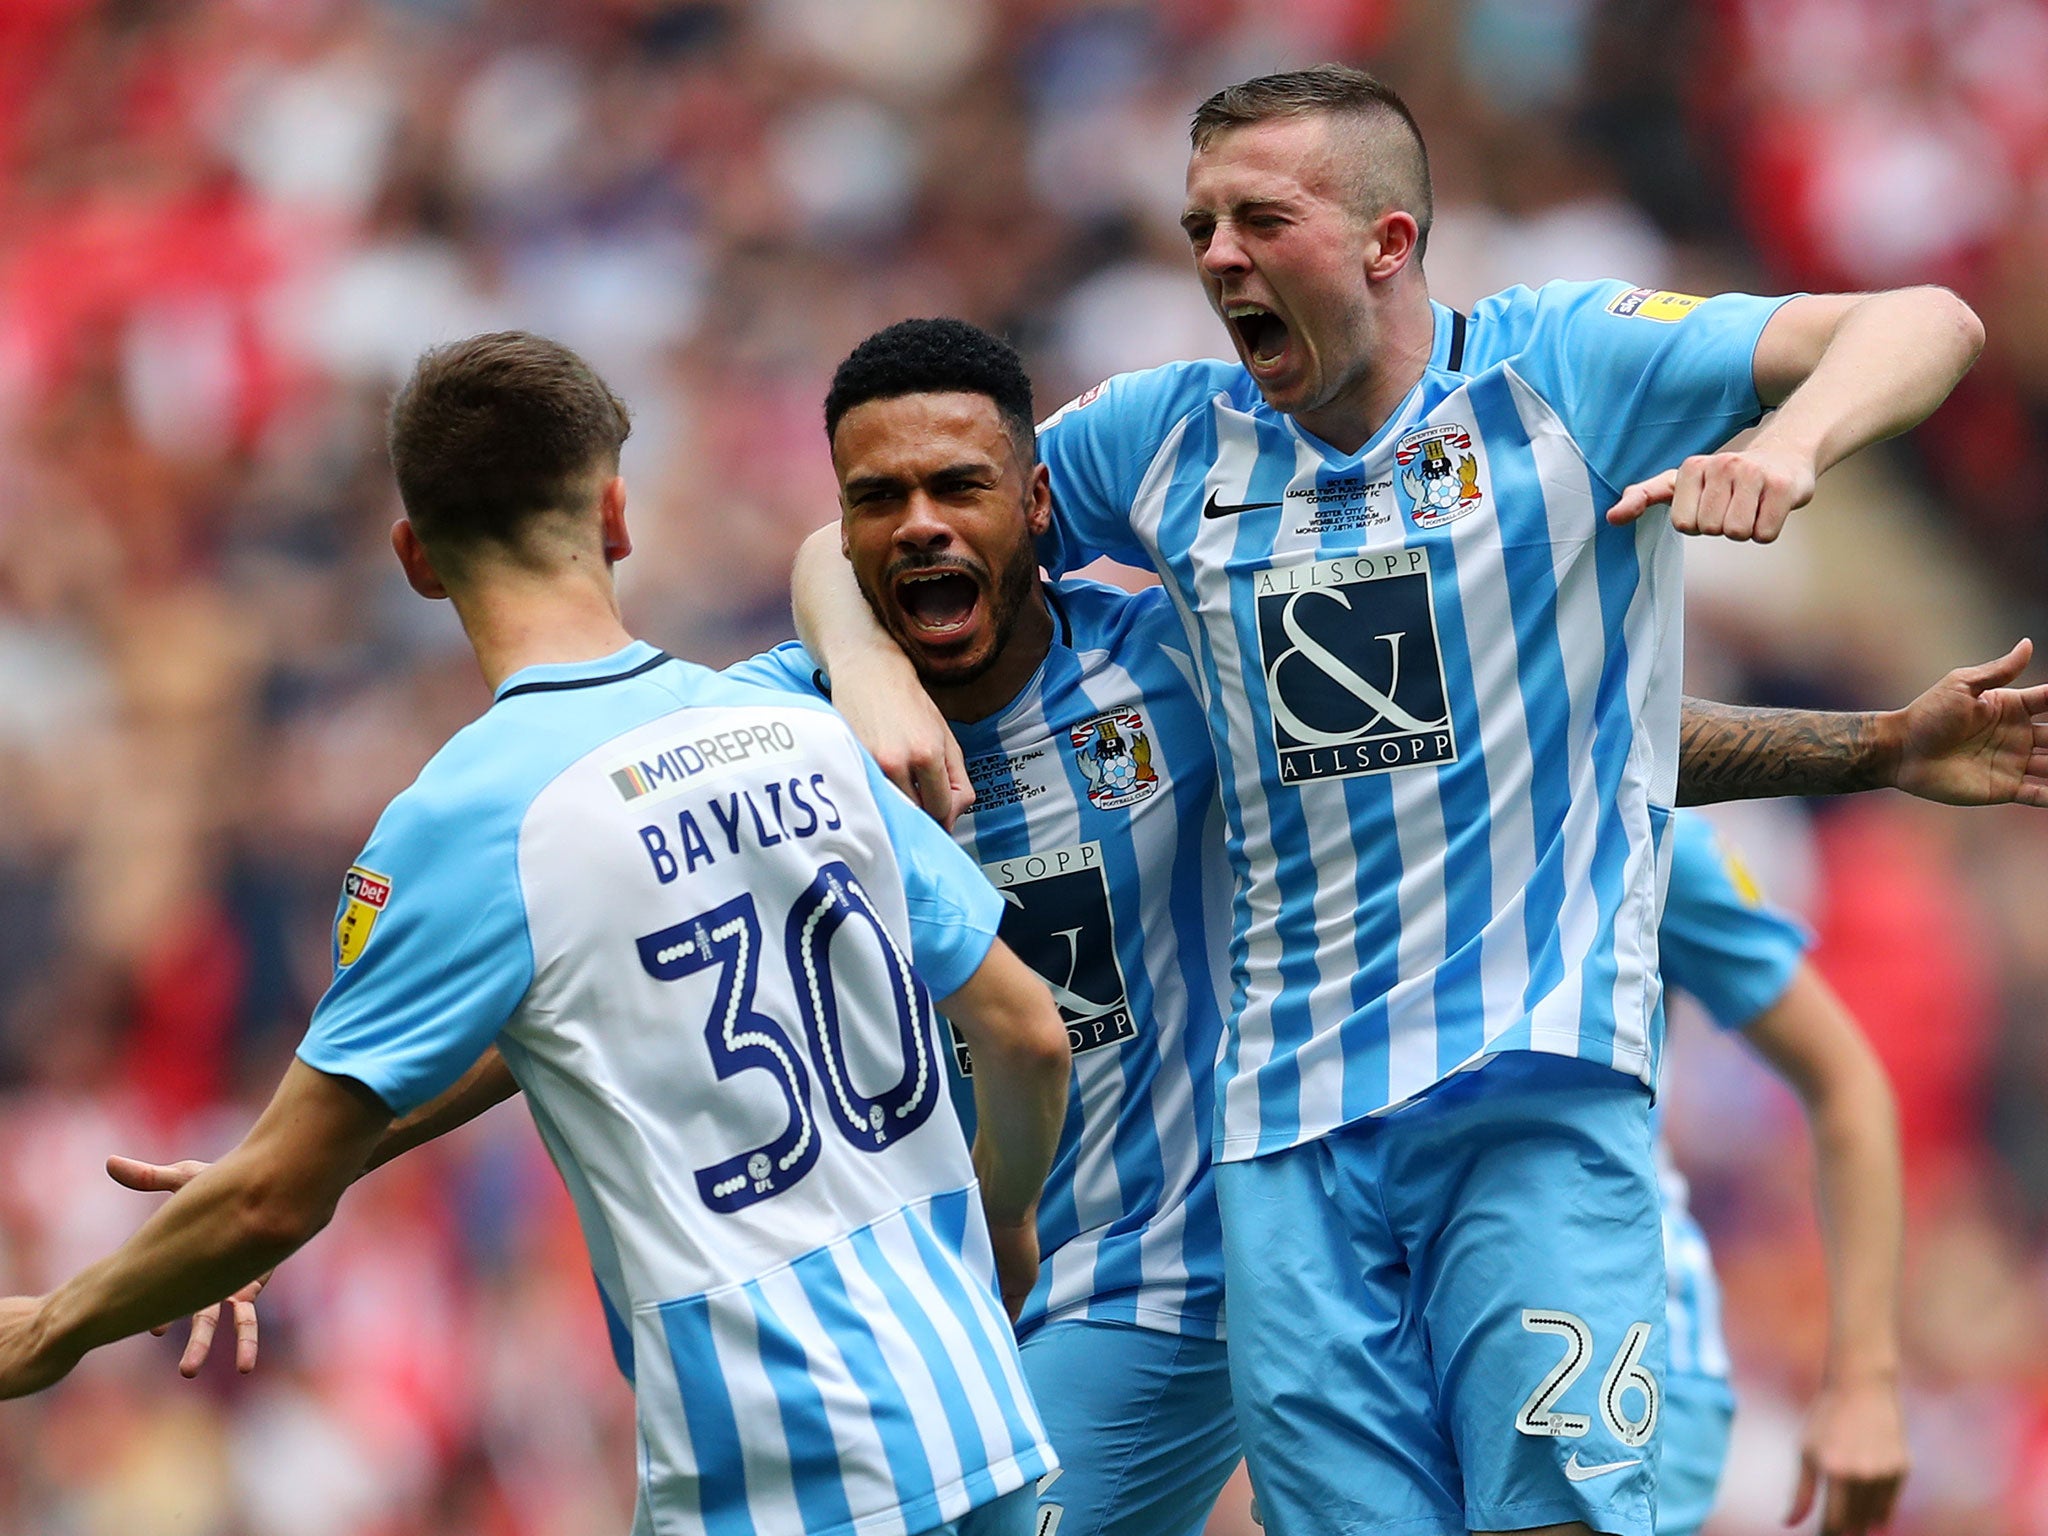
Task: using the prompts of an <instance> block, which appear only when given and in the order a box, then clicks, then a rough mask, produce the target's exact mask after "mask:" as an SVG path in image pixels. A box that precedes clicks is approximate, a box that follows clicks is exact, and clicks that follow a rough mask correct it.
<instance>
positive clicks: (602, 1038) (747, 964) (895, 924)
mask: <svg viewBox="0 0 2048 1536" xmlns="http://www.w3.org/2000/svg"><path fill="white" fill-rule="evenodd" d="M1001 907H1002V903H1001V901H1000V900H999V899H998V898H997V897H996V896H995V894H994V893H993V892H992V891H991V890H990V889H989V886H988V882H987V881H985V880H984V879H983V878H982V877H981V874H980V872H979V871H978V870H976V869H975V867H974V865H973V864H972V862H971V861H969V860H968V859H966V858H964V857H962V855H961V853H960V851H959V850H958V849H957V848H955V847H954V846H953V845H952V843H951V842H949V841H948V840H947V838H946V837H945V835H944V833H943V832H941V831H940V830H939V829H938V827H937V826H935V825H934V824H933V823H932V822H931V820H930V819H929V818H928V817H926V816H925V815H924V814H923V813H922V812H920V811H918V810H916V809H915V808H913V807H912V806H911V805H910V803H909V802H908V801H907V800H905V799H904V798H903V797H902V796H901V795H900V794H899V793H897V791H896V790H895V789H894V788H893V787H892V786H890V785H889V784H888V783H887V782H886V781H885V780H883V778H882V777H881V775H880V773H879V772H878V771H877V770H876V769H875V766H874V764H873V762H872V761H871V760H870V759H869V758H868V757H867V755H866V754H865V753H864V752H863V751H862V750H861V749H860V747H859V746H858V745H857V744H856V743H855V742H854V740H853V737H852V735H851V734H850V733H849V732H848V731H847V729H846V726H845V724H844V723H843V722H842V721H840V720H839V718H838V717H837V716H836V715H834V714H833V713H832V712H831V711H830V710H829V709H826V708H825V707H824V706H822V705H821V704H818V703H817V702H816V701H814V700H808V699H799V698H793V697H791V696H789V695H788V694H786V693H770V692H768V691H766V690H763V689H759V688H749V687H743V686H740V685H738V684H735V683H732V682H729V681H726V680H725V679H723V678H720V677H717V676H716V675H714V674H711V673H708V672H706V671H705V670H704V669H703V668H701V667H695V666H691V665H689V664H688V663H685V662H680V661H676V660H674V659H673V658H670V657H666V656H663V655H662V654H661V653H660V652H658V651H656V650H654V649H653V648H651V647H649V646H646V645H640V644H635V645H632V646H629V647H628V648H626V649H625V650H623V651H621V652H619V653H617V654H616V655H613V656H610V657H606V658H603V659H602V660H598V661H593V662H588V663H582V664H577V665H565V666H543V667H529V668H526V669H525V670H523V671H521V672H519V673H517V674H516V675H514V676H513V677H512V678H510V679H508V680H507V681H506V683H505V684H504V686H502V687H501V688H500V689H499V690H498V695H497V699H496V700H495V702H494V703H493V705H492V707H491V709H490V710H489V711H488V712H487V713H486V714H485V715H484V716H483V717H482V718H481V719H480V720H478V721H476V722H475V723H473V724H471V725H470V726H468V727H467V728H465V729H464V730H463V731H461V732H459V733H458V734H457V735H456V736H455V737H454V739H453V740H451V741H450V742H449V743H448V745H447V746H446V747H444V748H443V749H442V750H441V751H440V752H439V753H438V754H436V755H435V757H434V759H433V761H432V762H430V763H429V764H428V765H427V767H426V768H425V769H424V770H423V771H422V772H421V774H420V776H419V778H418V780H417V781H416V782H415V783H414V784H413V785H412V786H411V787H410V788H408V789H407V790H406V791H405V792H404V793H402V794H401V795H399V796H398V798H397V799H396V800H394V801H393V802H392V803H391V805H390V807H389V808H388V809H387V810H386V811H385V813H384V816H383V817H382V819H381V820H380V821H379V822H378V824H377V829H376V831H375V833H374V834H373V835H372V836H371V839H370V842H369V845H368V847H367V848H366V849H365V850H364V852H363V856H362V861H361V862H360V863H359V864H358V865H357V866H356V867H355V868H353V869H351V870H350V871H349V874H348V878H347V882H346V884H345V887H344V891H343V896H342V902H341V906H340V909H339V911H338V912H337V915H336V927H335V960H336V975H335V979H334V982H333V984H332V985H331V986H330V988H329V989H328V992H327V994H326V996H325V997H324V998H323V999H322V1000H321V1003H320V1005H319V1007H318V1009H317V1010H316V1011H315V1013H314V1016H313V1022H312V1025H311V1027H310V1029H309V1031H308V1033H307V1036H306V1039H305V1042H304V1043H303V1044H302V1046H301V1047H300V1050H299V1054H300V1056H301V1057H302V1058H303V1059H304V1060H305V1061H306V1062H307V1063H308V1064H309V1065H311V1066H313V1067H316V1068H318V1069H320V1070H321V1071H324V1072H329V1073H335V1074H338V1075H341V1076H346V1077H351V1078H355V1079H357V1080H359V1081H360V1082H362V1083H364V1084H365V1085H367V1086H368V1087H369V1088H370V1089H371V1090H373V1091H374V1092H375V1093H377V1094H378V1096H379V1097H381V1098H382V1099H383V1100H384V1101H385V1103H386V1104H388V1105H389V1106H390V1107H391V1109H392V1111H393V1112H394V1113H396V1114H403V1113H405V1112H406V1111H408V1110H410V1109H412V1108H414V1107H415V1106H417V1105H419V1104H422V1103H425V1102H426V1101H428V1100H430V1099H432V1098H434V1097H435V1096H436V1095H437V1094H439V1093H440V1092H441V1091H442V1090H444V1089H445V1088H447V1087H448V1086H449V1085H450V1084H451V1083H453V1082H454V1081H455V1079H456V1078H457V1077H459V1076H460V1075H461V1073H462V1072H464V1071H465V1070H466V1069H467V1068H468V1067H469V1066H470V1064H471V1063H472V1062H474V1061H475V1060H476V1058H477V1057H478V1056H479V1055H480V1054H481V1053H482V1052H483V1051H484V1049H485V1048H486V1047H487V1046H489V1045H491V1044H492V1043H493V1042H495V1043H496V1044H497V1045H498V1046H499V1048H500V1049H501V1050H502V1052H503V1054H504V1057H505V1060H506V1062H507V1063H508V1064H509V1065H510V1067H511V1069H512V1072H513V1075H514V1076H515V1077H517V1078H518V1080H519V1083H520V1086H521V1087H522V1088H523V1089H524V1090H525V1094H526V1102H527V1105H528V1107H529V1108H530V1109H531V1111H532V1113H533V1117H534V1122H535V1124H536V1126H537V1127H538V1128H539V1130H540V1133H541V1137H542V1139H543V1141H544V1142H545V1143H546V1144H547V1147H548V1150H549V1152H550V1154H551V1155H552V1156H553V1158H554V1160H555V1164H556V1166H557V1167H558V1168H559V1169H560V1170H561V1173H562V1176H563V1179H564V1181H565V1182H566V1183H567V1185H568V1187H569V1192H570V1194H571V1196H572V1197H573V1198H574V1200H575V1203H576V1208H577V1214H578V1216H579V1218H580V1219H581V1221H582V1225H583V1230H584V1236H585V1239H586V1241H587V1243H588V1245H589V1248H590V1255H591V1261H592V1267H593V1269H594V1270H595V1272H596V1275H597V1280H598V1289H599V1293H600V1295H601V1297H602V1299H603V1302H604V1306H605V1310H606V1314H607V1318H608V1320H609V1321H610V1323H611V1325H612V1331H613V1341H614V1344H615V1347H616V1348H617V1350H618V1354H619V1363H620V1365H621V1367H622V1368H623V1369H624V1370H625V1371H626V1373H627V1375H628V1376H629V1377H631V1378H633V1380H634V1384H635V1396H636V1399H637V1403H638V1410H639V1425H640V1507H639V1512H638V1520H637V1523H636V1527H635V1529H636V1530H638V1531H641V1532H645V1533H658V1536H770V1533H773V1536H781V1533H784V1532H799V1531H800V1532H805V1533H810V1536H828V1533H829V1536H853V1533H855V1532H856V1531H857V1532H859V1533H860V1536H880V1533H883V1532H887V1533H892V1536H914V1533H918V1532H924V1531H929V1530H931V1529H932V1528H934V1527H936V1526H939V1525H942V1524H944V1523H945V1522H947V1521H949V1520H953V1519H956V1518H958V1517H959V1516H960V1515H962V1514H964V1513H965V1512H966V1511H968V1510H969V1509H971V1508H974V1507H976V1506H978V1505H981V1504H984V1503H987V1502H989V1501H990V1500H992V1499H994V1498H997V1497H999V1496H1001V1495H1002V1494H1005V1493H1008V1492H1010V1491H1012V1490H1014V1489H1017V1488H1020V1487H1022V1486H1024V1484H1025V1483H1027V1482H1029V1481H1030V1480H1032V1479H1033V1478H1036V1477H1038V1476H1040V1475H1042V1474H1043V1473H1045V1472H1047V1471H1049V1470H1050V1469H1051V1468H1052V1466H1053V1465H1054V1462H1053V1457H1052V1452H1051V1450H1050V1448H1049V1447H1048V1445H1047V1444H1046V1441H1045V1435H1044V1431H1043V1429H1042V1427H1041V1426H1040V1424H1039V1420H1038V1416H1037V1412H1036V1410H1035V1408H1034V1407H1033V1405H1032V1403H1031V1399H1030V1395H1029V1393H1028V1392H1027V1391H1026V1390H1025V1386H1024V1382H1023V1377H1022V1375H1021V1372H1020V1367H1019V1362H1018V1357H1017V1350H1016V1344H1015V1341H1014V1339H1013V1338H1012V1336H1011V1331H1010V1326H1009V1321H1008V1319H1007V1318H1006V1317H1005V1316H1004V1315H1003V1310H1002V1306H1001V1304H1000V1302H999V1301H998V1299H997V1297H996V1294H995V1287H994V1259H993V1255H992V1253H991V1251H990V1246H989V1240H988V1232H987V1228H986V1226H985V1224H984V1222H983V1219H982V1214H981V1204H980V1200H979V1197H978V1193H977V1191H976V1189H975V1184H974V1171H973V1167H972V1165H971V1163H970V1161H969V1158H968V1155H967V1148H966V1142H965V1139H964V1138H963V1136H962V1134H961V1130H960V1125H959V1120H958V1117H957V1115H956V1114H955V1112H954V1108H953V1105H952V1101H951V1098H950V1095H949V1094H948V1093H947V1092H946V1091H945V1083H946V1078H945V1072H944V1066H943V1064H944V1061H945V1059H946V1057H947V1055H948V1054H949V1045H948V1042H947V1041H946V1039H945V1038H944V1037H943V1035H942V1032H941V1030H940V1028H939V1024H938V1020H937V1019H936V1017H935V1015H934V1014H933V1011H932V1008H931V994H934V993H935V994H937V995H939V996H944V995H946V994H947V993H950V992H952V991H954V990H955V989H957V988H958V987H959V986H960V985H961V984H962V983H964V982H965V981H966V980H967V978H968V977H969V976H971V975H972V974H973V972H974V971H975V969H976V968H977V967H978V966H979V965H980V963H981V961H982V959H983V957H984V956H985V955H986V954H987V953H988V949H989V945H990V944H991V942H992V941H993V936H994V933H995V931H996V927H997V923H998V921H999V918H1000V912H1001ZM927 988H929V992H928V991H927Z"/></svg>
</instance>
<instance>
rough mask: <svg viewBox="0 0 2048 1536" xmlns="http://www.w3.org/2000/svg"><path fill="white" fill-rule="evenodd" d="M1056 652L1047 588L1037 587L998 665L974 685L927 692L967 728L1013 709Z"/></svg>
mask: <svg viewBox="0 0 2048 1536" xmlns="http://www.w3.org/2000/svg"><path fill="white" fill-rule="evenodd" d="M1051 649H1052V608H1051V606H1050V605H1049V604H1048V603H1047V602H1046V599H1045V588H1044V587H1042V586H1040V587H1036V588H1035V589H1034V590H1033V592H1032V594H1031V601H1030V602H1028V603H1026V604H1024V605H1023V606H1022V607H1021V608H1019V609H1018V611H1017V622H1016V624H1015V625H1014V626H1013V627H1012V628H1011V630H1010V635H1009V638H1008V639H1007V640H1006V641H1005V642H1004V643H1003V648H1002V650H1001V651H1000V652H998V653H997V655H996V659H995V663H994V665H992V666H991V667H990V668H989V669H988V670H987V671H986V672H984V673H982V674H981V676H979V677H977V678H975V679H974V681H972V682H970V683H953V684H946V683H927V684H925V692H926V693H929V694H930V695H931V696H932V702H933V703H934V704H936V705H938V706H939V713H940V714H942V715H944V716H945V717H946V718H947V719H948V720H952V721H955V722H957V723H959V724H962V725H965V724H967V723H969V722H971V721H975V720H986V719H987V718H988V717H989V716H990V715H993V714H996V713H998V712H999V711H1001V710H1003V709H1006V708H1008V707H1009V704H1010V701H1011V700H1012V699H1014V698H1016V697H1017V695H1018V694H1020V693H1022V692H1023V691H1024V685H1025V684H1026V683H1028V682H1030V681H1031V679H1032V677H1033V675H1034V674H1035V673H1036V672H1037V671H1038V669H1039V667H1040V666H1041V665H1043V663H1044V661H1045V658H1046V653H1047V652H1049V651H1050V650H1051Z"/></svg>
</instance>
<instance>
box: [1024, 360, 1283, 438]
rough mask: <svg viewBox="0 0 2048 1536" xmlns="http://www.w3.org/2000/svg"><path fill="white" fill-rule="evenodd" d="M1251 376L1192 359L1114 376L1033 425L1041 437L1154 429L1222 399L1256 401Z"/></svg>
mask: <svg viewBox="0 0 2048 1536" xmlns="http://www.w3.org/2000/svg"><path fill="white" fill-rule="evenodd" d="M1257 396H1258V388H1257V386H1256V385H1255V384H1254V383H1253V382H1252V378H1251V375H1250V374H1248V373H1246V372H1245V371H1244V369H1243V368H1242V367H1241V366H1239V365H1238V364H1237V363H1234V362H1225V361H1223V360H1222V359H1220V358H1193V359H1189V360H1187V361H1184V362H1175V363H1164V364H1161V365H1160V366H1159V367H1157V368H1141V369H1138V370H1137V371H1135V372H1132V373H1119V374H1115V375H1113V376H1112V377H1110V378H1107V379H1104V380H1103V381H1102V382H1101V383H1100V384H1096V385H1094V386H1092V387H1091V388H1088V389H1085V390H1083V391H1082V392H1081V393H1080V394H1078V395H1076V396H1074V398H1073V399H1071V400H1069V401H1068V402H1067V403H1066V404H1065V405H1063V406H1061V407H1060V408H1059V409H1058V410H1056V411H1054V412H1053V413H1052V414H1051V415H1050V416H1048V417H1046V418H1045V420H1044V421H1042V422H1040V423H1039V424H1038V431H1039V435H1040V437H1041V438H1044V437H1045V436H1046V435H1047V434H1053V435H1054V436H1057V435H1058V434H1059V433H1061V432H1069V431H1076V430H1091V431H1109V430H1113V429H1115V428H1117V427H1120V426H1121V427H1133V428H1135V427H1142V426H1146V425H1150V426H1152V427H1153V428H1155V429H1157V428H1159V427H1161V426H1165V425H1170V424H1171V423H1172V422H1174V421H1176V420H1179V419H1180V418H1181V417H1184V416H1187V415H1189V414H1191V413H1192V412H1194V411H1196V410H1198V409H1200V408H1201V407H1203V406H1206V405H1209V404H1211V403H1213V402H1215V401H1216V400H1217V399H1219V398H1222V399H1226V400H1228V401H1231V402H1233V403H1236V404H1240V405H1249V404H1251V403H1252V402H1253V401H1255V400H1256V398H1257Z"/></svg>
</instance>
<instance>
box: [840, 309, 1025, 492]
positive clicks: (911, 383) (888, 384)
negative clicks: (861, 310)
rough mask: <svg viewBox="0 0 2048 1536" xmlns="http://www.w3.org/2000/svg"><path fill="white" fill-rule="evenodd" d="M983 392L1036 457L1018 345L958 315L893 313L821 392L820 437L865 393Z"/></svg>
mask: <svg viewBox="0 0 2048 1536" xmlns="http://www.w3.org/2000/svg"><path fill="white" fill-rule="evenodd" d="M955 393H957V394H967V395H987V396H988V397H989V399H991V400H993V401H994V402H995V403H996V410H997V412H998V413H999V414H1000V415H1001V416H1002V418H1003V425H1004V426H1005V427H1006V428H1008V429H1009V433H1010V437H1011V439H1012V441H1014V442H1015V443H1016V445H1017V452H1018V454H1019V456H1020V457H1021V458H1022V459H1023V460H1024V462H1025V463H1027V464H1029V463H1032V462H1035V460H1036V458H1037V449H1036V443H1037V434H1036V429H1035V428H1034V426H1033V420H1034V418H1033V415H1032V410H1031V376H1030V375H1029V374H1027V373H1026V372H1025V371H1024V360H1023V359H1022V358H1021V357H1019V356H1018V355H1017V349H1016V348H1015V347H1013V346H1011V345H1010V344H1009V343H1008V342H1007V341H1004V340H1003V339H1002V338H1001V337H1000V336H994V335H991V334H990V333H989V332H987V331H984V330H983V329H982V328H981V327H980V326H978V325H969V324H968V323H967V322H966V321H965V320H950V319H941V320H899V321H897V322H896V323H895V324H894V325H891V326H887V327H885V328H884V329H882V330H879V331H877V332H875V334H874V335H872V336H870V337H869V338H868V339H867V340H866V341H864V342H862V343H861V344H860V345H859V346H857V347H855V348H854V349H853V351H851V352H850V353H848V354H847V357H846V361H845V362H843V363H841V364H840V365H839V369H838V371H837V372H836V373H834V374H833V375H832V388H831V389H830V390H829V391H827V392H826V395H825V437H826V440H827V441H830V439H831V437H832V435H833V434H834V433H835V432H837V431H838V430H839V422H840V418H841V417H843V416H845V414H846V413H847V412H848V411H850V410H852V409H853V408H854V407H855V406H857V405H866V404H867V403H868V402H869V401H870V400H893V399H896V398H897V397H898V396H901V395H939V394H955Z"/></svg>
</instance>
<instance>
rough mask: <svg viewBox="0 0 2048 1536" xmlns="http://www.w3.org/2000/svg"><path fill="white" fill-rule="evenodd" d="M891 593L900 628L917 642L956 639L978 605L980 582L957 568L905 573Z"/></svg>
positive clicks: (970, 621) (972, 620)
mask: <svg viewBox="0 0 2048 1536" xmlns="http://www.w3.org/2000/svg"><path fill="white" fill-rule="evenodd" d="M892 590H893V593H894V596H895V599H896V608H897V611H898V612H900V613H901V614H902V615H903V623H904V627H905V628H906V629H908V630H909V631H910V633H911V635H913V636H914V637H915V638H917V639H920V640H934V641H946V640H956V639H959V638H960V637H961V636H962V635H964V634H965V633H966V632H967V630H968V628H969V626H971V625H972V624H973V622H974V614H975V610H976V609H977V608H979V607H980V606H981V583H980V582H978V581H976V580H975V579H974V578H973V577H972V576H970V575H968V574H967V573H966V572H965V571H962V570H957V569H946V568H944V567H939V568H927V569H925V570H920V571H907V572H905V573H904V574H903V575H902V576H899V577H898V578H897V579H896V582H895V585H894V588H893V589H892Z"/></svg>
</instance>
